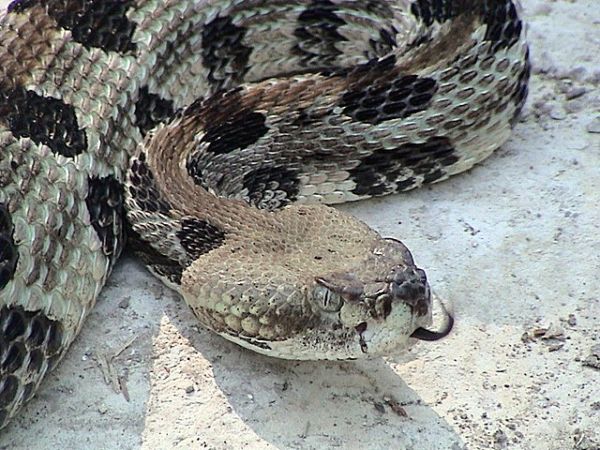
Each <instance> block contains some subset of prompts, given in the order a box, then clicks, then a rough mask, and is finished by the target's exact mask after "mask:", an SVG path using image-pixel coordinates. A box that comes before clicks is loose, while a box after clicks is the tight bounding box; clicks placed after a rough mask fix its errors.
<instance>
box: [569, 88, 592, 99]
mask: <svg viewBox="0 0 600 450" xmlns="http://www.w3.org/2000/svg"><path fill="white" fill-rule="evenodd" d="M586 92H587V89H586V88H584V87H583V86H572V87H570V88H568V89H567V91H566V92H565V97H566V98H567V100H573V99H574V98H577V97H581V96H582V95H583V94H585V93H586Z"/></svg>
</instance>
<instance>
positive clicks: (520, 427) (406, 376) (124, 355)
mask: <svg viewBox="0 0 600 450" xmlns="http://www.w3.org/2000/svg"><path fill="white" fill-rule="evenodd" d="M1 3H6V2H5V1H2V2H1ZM524 6H525V13H526V16H527V18H528V20H529V22H530V27H529V36H530V41H531V45H532V54H533V62H534V76H533V79H532V83H531V94H530V98H529V102H528V104H527V107H526V109H525V116H524V118H523V120H522V121H521V123H520V124H519V125H518V126H517V127H516V130H515V133H514V136H513V137H512V139H511V140H510V141H509V142H508V143H507V144H506V145H505V146H504V147H503V148H502V149H501V150H499V151H498V152H497V154H496V155H495V156H493V157H492V158H490V159H489V160H487V161H486V162H485V163H484V164H482V165H481V166H479V167H477V168H476V169H475V170H472V171H471V172H470V173H468V174H465V175H463V176H460V177H457V178H455V179H453V180H450V181H447V182H444V183H441V184H438V185H435V186H432V187H430V188H427V189H423V190H421V191H419V192H416V191H415V192H411V193H409V194H407V195H396V196H392V197H389V198H385V199H382V200H376V201H368V202H363V203H360V204H355V205H350V206H347V207H344V208H343V209H345V210H347V211H350V212H351V213H353V214H355V215H357V216H358V217H360V218H362V219H364V220H365V221H366V222H368V223H369V224H370V225H372V226H373V227H375V228H376V229H378V230H379V231H381V232H382V233H383V234H385V235H393V236H397V237H400V238H402V239H403V240H404V242H405V243H406V244H407V245H408V246H409V247H410V248H411V249H412V251H413V253H414V255H415V256H416V259H417V261H418V263H419V264H420V265H421V266H422V267H424V268H426V269H427V271H428V274H429V278H430V280H431V283H432V285H433V287H434V289H435V291H436V292H437V293H438V295H440V296H441V297H443V298H446V299H448V300H450V301H452V302H454V304H455V312H456V316H457V325H456V329H455V331H454V332H453V333H452V335H451V336H450V337H449V338H447V339H445V340H444V341H442V342H439V343H433V344H418V345H417V346H415V347H414V348H413V349H412V351H410V352H409V353H407V355H406V356H405V357H403V358H402V360H391V359H390V360H383V359H379V360H373V361H365V362H356V363H336V364H333V363H295V362H285V361H277V360H274V359H270V358H267V357H262V356H259V355H256V354H253V353H251V352H249V351H246V350H243V349H240V348H238V347H236V346H235V345H233V344H230V343H228V342H226V341H225V340H223V339H221V338H219V337H216V336H213V335H211V334H210V333H208V332H207V331H204V330H203V329H201V328H199V327H198V326H197V325H196V322H195V320H194V318H193V316H192V314H191V313H190V311H189V310H188V309H187V307H186V305H185V304H184V303H183V302H182V301H181V300H179V299H178V298H177V296H176V295H175V294H173V293H172V292H170V291H169V290H168V289H166V288H164V287H163V286H162V285H161V284H160V283H159V282H157V281H155V280H154V279H153V278H152V277H151V276H150V275H148V274H147V273H146V272H145V271H144V269H143V268H142V267H141V266H140V265H139V264H138V263H136V262H135V261H133V260H132V259H129V258H125V259H124V260H123V261H122V262H121V263H120V264H119V265H118V267H117V269H116V271H115V273H114V276H113V277H112V278H111V280H110V283H109V285H108V288H107V289H106V290H105V291H104V293H103V295H102V298H101V300H100V302H99V305H98V307H97V308H96V309H95V310H94V312H93V313H92V314H91V316H90V317H89V319H88V322H87V326H86V327H84V331H83V332H82V334H81V336H80V337H79V339H78V340H77V341H76V343H75V344H74V345H73V347H72V349H71V351H70V353H69V354H68V355H67V358H66V359H65V360H64V362H63V363H62V364H61V365H60V366H59V368H58V369H57V370H56V371H54V372H53V373H52V374H51V375H50V376H49V377H48V379H47V381H46V383H45V384H44V385H43V388H42V389H41V390H40V391H39V394H38V395H37V397H36V398H35V399H34V401H32V402H31V403H30V404H29V406H28V407H27V408H26V409H25V410H24V411H23V413H22V414H21V416H20V417H19V418H18V419H17V420H15V421H14V422H13V423H12V425H11V426H10V427H8V428H7V429H6V430H5V431H4V432H3V435H2V436H1V437H0V449H14V450H17V449H31V450H34V449H48V448H63V449H138V448H143V449H170V448H178V449H187V448H210V449H229V448H236V449H237V448H244V449H263V448H265V449H267V448H281V449H288V448H289V449H296V448H298V449H300V448H302V449H326V448H344V449H354V448H356V449H358V448H361V449H364V448H371V449H387V448H393V449H403V448H406V449H454V450H458V449H463V448H469V449H493V448H497V449H503V448H510V449H540V450H541V449H543V450H548V449H579V450H584V449H586V450H591V449H599V448H600V294H599V292H600V281H599V276H598V275H599V274H600V256H599V255H600V239H599V236H600V220H599V219H600V213H599V211H598V203H599V202H600V186H599V184H600V134H598V133H599V132H600V90H599V89H598V85H599V83H600V56H599V52H600V50H599V49H600V12H599V10H598V5H597V0H571V1H567V0H555V1H542V0H527V1H525V4H524Z"/></svg>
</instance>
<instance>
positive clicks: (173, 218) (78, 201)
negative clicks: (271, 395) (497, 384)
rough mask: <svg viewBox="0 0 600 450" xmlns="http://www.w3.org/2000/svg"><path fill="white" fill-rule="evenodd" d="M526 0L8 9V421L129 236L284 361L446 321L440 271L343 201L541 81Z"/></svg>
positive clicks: (2, 247) (163, 272)
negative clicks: (433, 271) (436, 288)
mask: <svg viewBox="0 0 600 450" xmlns="http://www.w3.org/2000/svg"><path fill="white" fill-rule="evenodd" d="M529 73H530V68H529V62H528V49H527V44H526V42H525V31H524V25H523V22H522V19H521V18H520V7H519V5H518V4H517V3H516V2H515V1H514V0H481V1H478V0H412V1H409V0H398V1H391V0H389V1H388V0H381V1H376V0H361V1H352V0H272V1H267V0H196V1H181V0H164V1H163V0H161V1H159V0H17V1H13V2H12V3H11V4H10V5H9V6H8V8H7V10H6V12H5V14H4V15H3V17H2V19H1V21H0V149H1V153H0V426H4V425H5V424H6V423H7V422H8V421H9V419H10V418H11V417H13V416H14V415H15V414H16V413H17V411H18V409H19V408H20V407H21V405H22V404H23V403H25V402H26V401H28V400H29V399H30V398H31V397H32V396H33V395H34V393H35V392H36V390H37V388H38V386H39V384H40V382H41V380H42V379H43V377H44V375H45V374H46V373H47V372H48V371H49V370H51V369H52V368H53V367H54V366H55V365H56V364H57V362H58V361H59V360H60V359H61V357H62V356H63V355H64V354H65V352H66V350H67V349H68V347H69V345H70V344H71V343H72V341H73V340H74V338H75V337H76V336H77V334H78V332H79V330H80V328H81V327H82V324H83V322H84V320H85V318H86V316H87V314H88V312H89V311H90V309H91V308H92V307H93V306H94V303H95V301H96V298H97V296H98V293H99V292H100V290H101V289H102V287H103V285H104V283H105V281H106V279H107V277H108V276H109V273H110V271H111V269H112V267H113V266H114V264H115V261H116V260H117V258H118V257H119V255H120V254H121V251H122V249H123V247H124V244H125V241H126V238H127V239H128V240H129V241H131V242H133V245H132V248H133V249H134V251H135V252H136V253H137V254H139V256H140V257H141V258H142V260H143V261H144V262H145V263H146V265H147V266H148V267H149V269H150V270H151V271H152V272H153V273H154V274H155V275H156V276H158V277H159V278H160V279H161V280H163V281H164V282H165V283H166V284H167V285H168V286H169V287H172V288H173V289H176V290H177V291H178V292H179V293H181V295H182V296H183V298H184V299H185V301H186V302H187V303H188V305H189V306H190V307H191V308H192V310H193V312H194V314H195V315H196V316H197V318H198V319H199V321H200V322H201V323H202V324H203V325H204V326H205V327H207V328H209V329H211V330H213V331H214V332H216V333H219V334H221V335H222V336H224V337H226V338H228V339H230V340H232V341H234V342H237V343H238V344H240V345H243V346H245V347H248V348H251V349H253V350H255V351H257V352H260V353H264V354H268V355H273V356H276V357H281V358H288V359H354V358H361V357H367V356H377V355H386V354H391V353H393V352H395V351H398V350H400V349H402V348H404V347H405V346H406V344H407V343H408V342H409V338H410V337H411V336H412V337H416V338H421V339H425V340H431V339H437V338H439V337H441V336H442V335H444V334H446V333H447V332H448V331H449V329H450V328H451V321H449V322H450V325H449V326H448V327H447V328H446V330H444V331H441V332H432V331H428V330H427V329H426V327H427V326H428V325H429V324H430V322H431V310H432V305H431V303H432V300H431V294H430V289H429V286H428V283H427V278H426V276H425V272H424V271H423V270H421V269H420V268H418V267H417V266H416V265H415V263H414V262H413V259H412V256H411V254H410V252H409V250H408V249H407V248H406V247H405V246H404V245H403V244H402V243H401V242H400V241H398V240H396V239H392V238H382V237H381V236H380V235H379V234H378V233H376V232H375V231H373V230H372V229H370V228H369V227H367V226H366V225H365V224H363V223H362V222H360V221H358V220H357V219H355V218H352V217H350V216H348V215H347V214H344V213H341V212H339V211H337V210H335V209H333V208H331V207H329V206H326V205H330V204H335V203H341V202H346V201H354V200H360V199H364V198H368V197H373V196H379V195H385V194H390V193H394V192H399V191H406V190H409V189H412V188H415V187H418V186H421V185H423V184H427V183H434V182H438V181H441V180H444V179H446V178H448V177H449V176H451V175H454V174H456V173H459V172H462V171H465V170H467V169H469V168H471V167H472V166H473V165H474V164H476V163H477V162H479V161H481V160H482V159H484V158H486V157H487V156H489V155H490V154H491V153H492V152H493V151H494V150H495V149H496V148H498V147H499V146H500V145H501V144H502V143H503V142H504V141H506V139H507V138H508V137H509V134H510V132H511V129H512V127H513V125H514V123H515V121H516V117H517V116H518V114H519V111H520V110H521V108H522V106H523V104H524V102H525V98H526V96H527V83H528V79H529Z"/></svg>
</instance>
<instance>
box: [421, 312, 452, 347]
mask: <svg viewBox="0 0 600 450" xmlns="http://www.w3.org/2000/svg"><path fill="white" fill-rule="evenodd" d="M453 326H454V317H452V316H451V315H450V314H448V316H447V318H446V324H445V326H444V328H442V329H441V330H440V331H431V330H428V329H426V328H417V329H416V330H415V331H414V332H413V334H411V335H410V337H413V338H415V339H419V340H421V341H438V340H440V339H442V338H445V337H446V336H448V335H449V334H450V332H451V331H452V327H453Z"/></svg>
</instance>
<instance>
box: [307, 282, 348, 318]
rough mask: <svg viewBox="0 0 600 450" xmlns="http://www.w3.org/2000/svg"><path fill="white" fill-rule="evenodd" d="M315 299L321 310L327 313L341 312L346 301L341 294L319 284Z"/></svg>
mask: <svg viewBox="0 0 600 450" xmlns="http://www.w3.org/2000/svg"><path fill="white" fill-rule="evenodd" d="M313 297H314V299H315V302H316V303H317V305H318V306H319V308H321V309H322V310H323V311H327V312H336V311H339V310H340V308H341V307H342V305H343V304H344V300H343V299H342V296H341V295H340V294H338V293H336V292H333V291H332V290H330V289H329V288H328V287H326V286H323V285H322V284H317V286H316V288H315V290H314V294H313Z"/></svg>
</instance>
